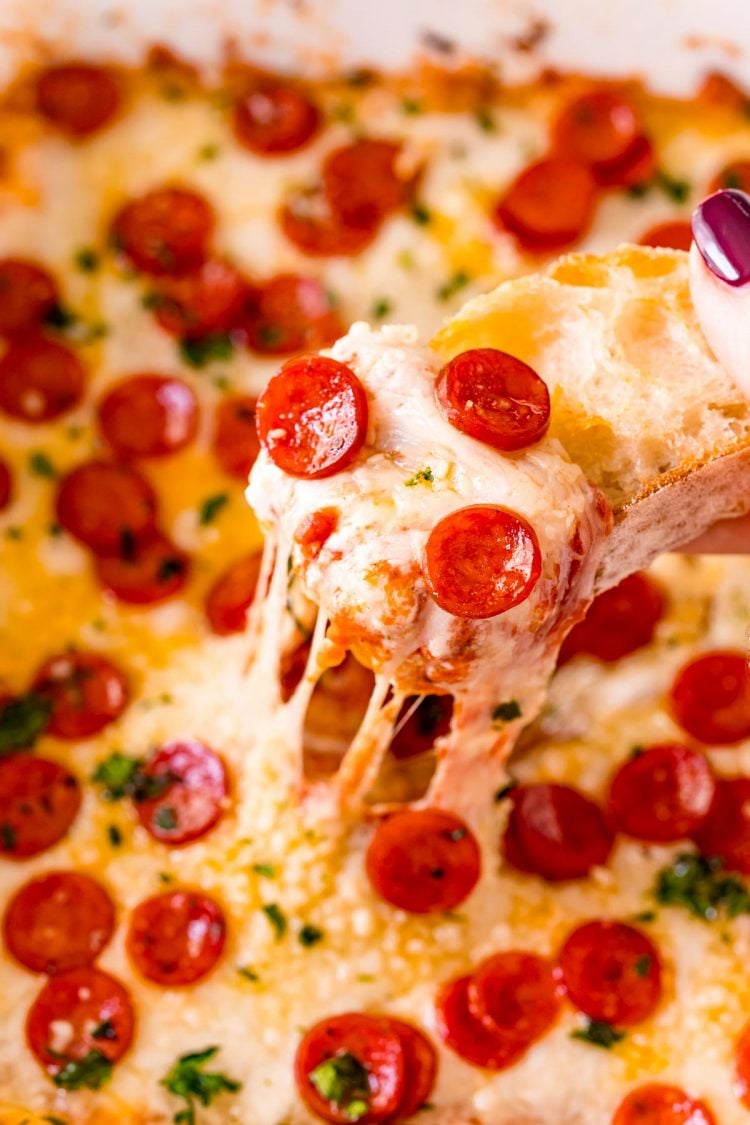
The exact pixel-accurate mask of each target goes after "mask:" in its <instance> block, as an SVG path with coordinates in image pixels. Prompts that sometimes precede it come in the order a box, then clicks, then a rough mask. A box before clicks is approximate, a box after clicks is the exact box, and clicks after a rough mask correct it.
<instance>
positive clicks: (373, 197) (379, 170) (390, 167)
mask: <svg viewBox="0 0 750 1125" xmlns="http://www.w3.org/2000/svg"><path fill="white" fill-rule="evenodd" d="M400 154H401V144H400V143H399V142H398V141H385V140H373V139H364V140H359V141H353V142H352V144H349V145H344V146H343V147H342V148H337V149H334V151H333V152H330V153H329V154H328V156H327V157H326V159H325V161H324V163H323V173H322V179H323V192H324V194H325V196H326V198H327V199H328V201H329V203H330V206H331V210H332V211H333V213H334V214H336V215H338V216H339V217H340V218H341V219H342V220H343V222H344V223H345V224H346V225H347V226H348V227H354V228H355V229H357V230H371V229H372V228H373V226H376V225H377V224H378V223H380V222H381V221H382V220H383V219H384V218H385V217H386V215H388V214H390V213H391V212H392V211H396V210H398V208H399V207H401V206H403V204H404V203H405V202H406V199H407V197H408V195H409V192H410V190H411V186H412V184H411V182H410V181H409V180H406V179H404V177H403V176H400V175H399V173H398V171H397V167H396V166H397V164H398V158H399V156H400Z"/></svg>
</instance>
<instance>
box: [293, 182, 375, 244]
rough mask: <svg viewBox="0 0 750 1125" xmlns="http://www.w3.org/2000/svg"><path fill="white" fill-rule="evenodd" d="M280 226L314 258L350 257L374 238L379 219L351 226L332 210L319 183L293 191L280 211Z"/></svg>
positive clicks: (294, 242)
mask: <svg viewBox="0 0 750 1125" xmlns="http://www.w3.org/2000/svg"><path fill="white" fill-rule="evenodd" d="M279 222H280V224H281V229H282V230H283V231H284V234H285V235H286V236H287V238H288V239H289V241H290V242H292V243H293V244H294V245H295V246H296V247H297V249H298V250H301V251H302V253H303V254H307V255H309V256H310V257H313V258H333V257H353V256H354V255H355V254H360V253H361V252H362V251H363V250H365V249H366V248H367V247H368V246H369V245H370V244H371V243H372V242H373V241H374V239H375V236H376V235H377V233H378V230H379V229H380V223H381V220H380V219H379V218H374V219H373V221H372V222H371V223H370V225H369V226H364V225H360V226H353V225H351V224H349V223H347V222H346V221H345V220H344V218H343V216H342V215H340V214H338V212H337V211H335V210H334V209H333V208H332V206H331V203H330V200H329V199H328V197H327V195H326V194H325V192H324V191H323V189H322V188H321V187H320V186H317V185H316V186H314V187H309V188H303V189H301V190H298V191H295V192H294V193H293V194H292V195H291V196H290V197H289V198H288V199H287V201H286V203H284V205H283V206H282V208H281V210H280V212H279Z"/></svg>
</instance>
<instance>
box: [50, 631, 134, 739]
mask: <svg viewBox="0 0 750 1125" xmlns="http://www.w3.org/2000/svg"><path fill="white" fill-rule="evenodd" d="M34 691H36V692H38V693H39V695H41V696H42V697H43V698H44V699H48V700H49V702H50V703H51V705H52V709H51V711H50V716H49V722H48V724H47V734H53V735H55V736H56V737H57V738H68V739H73V740H76V739H79V738H91V736H92V735H94V734H98V732H99V731H100V730H102V729H103V728H104V727H106V726H107V725H108V724H109V723H112V722H114V720H115V719H117V718H118V717H119V716H120V715H121V714H122V712H123V711H124V710H125V707H126V706H127V703H128V698H129V695H130V692H129V689H128V681H127V679H126V677H125V676H124V675H123V673H122V672H121V671H120V669H119V668H118V667H117V666H116V665H115V664H113V663H112V662H111V661H110V660H106V659H105V658H104V657H103V656H99V655H98V654H97V653H95V652H65V653H62V654H61V655H60V656H53V657H51V658H50V659H49V660H47V661H45V663H44V664H43V665H42V667H41V668H40V669H39V671H38V672H37V674H36V678H35V680H34Z"/></svg>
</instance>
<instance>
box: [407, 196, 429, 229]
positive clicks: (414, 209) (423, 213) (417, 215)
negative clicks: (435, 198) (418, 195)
mask: <svg viewBox="0 0 750 1125" xmlns="http://www.w3.org/2000/svg"><path fill="white" fill-rule="evenodd" d="M411 217H412V219H413V220H414V222H415V223H418V224H419V225H420V226H421V227H426V226H427V225H428V223H430V222H431V221H432V212H431V211H430V209H429V207H425V205H424V203H418V202H417V201H416V200H415V201H414V203H412V205H411Z"/></svg>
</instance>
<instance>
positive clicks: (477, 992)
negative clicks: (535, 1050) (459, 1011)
mask: <svg viewBox="0 0 750 1125" xmlns="http://www.w3.org/2000/svg"><path fill="white" fill-rule="evenodd" d="M559 992H560V990H559V985H558V982H557V980H556V979H555V975H554V971H553V967H552V965H551V964H550V963H549V962H548V961H547V960H546V959H545V958H544V957H539V956H537V954H535V953H525V952H521V951H519V950H515V949H513V950H508V951H507V952H505V953H497V954H495V956H493V957H488V958H487V960H486V961H483V962H482V963H481V965H479V967H478V968H477V969H476V970H475V971H474V973H473V974H472V976H471V980H470V981H469V987H468V998H469V1008H470V1010H471V1013H472V1015H473V1016H475V1017H476V1019H478V1020H480V1022H481V1023H482V1024H483V1026H484V1027H485V1028H486V1029H487V1030H488V1031H490V1032H495V1033H500V1034H503V1035H506V1036H508V1037H510V1038H513V1037H515V1038H517V1039H519V1040H521V1041H522V1042H524V1043H527V1044H529V1043H533V1042H534V1041H535V1040H537V1039H540V1038H541V1037H542V1036H543V1035H544V1034H545V1032H546V1031H548V1030H549V1028H550V1027H551V1026H552V1024H553V1023H554V1022H555V1020H556V1019H557V1016H558V1014H559V1011H560V995H559Z"/></svg>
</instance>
